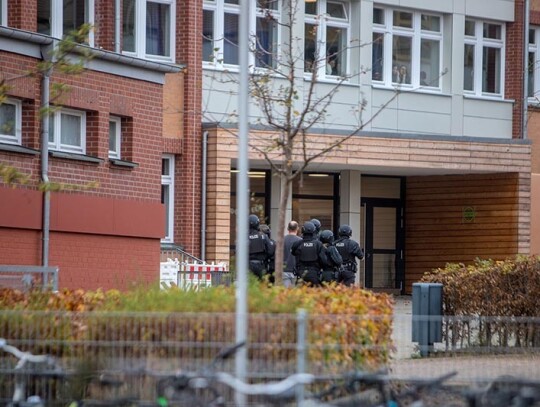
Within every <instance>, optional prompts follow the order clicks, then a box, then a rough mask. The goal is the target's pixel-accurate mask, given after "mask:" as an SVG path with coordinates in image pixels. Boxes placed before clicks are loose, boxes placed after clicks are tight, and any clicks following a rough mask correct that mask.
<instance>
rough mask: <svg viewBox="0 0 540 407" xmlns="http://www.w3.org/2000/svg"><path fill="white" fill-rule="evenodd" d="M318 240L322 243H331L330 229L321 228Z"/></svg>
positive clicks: (331, 234) (332, 238) (332, 236)
mask: <svg viewBox="0 0 540 407" xmlns="http://www.w3.org/2000/svg"><path fill="white" fill-rule="evenodd" d="M319 240H320V241H321V242H322V243H329V244H332V243H333V242H334V234H333V233H332V231H331V230H323V231H322V232H321V234H320V235H319Z"/></svg>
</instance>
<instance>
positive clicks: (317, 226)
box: [310, 218, 321, 233]
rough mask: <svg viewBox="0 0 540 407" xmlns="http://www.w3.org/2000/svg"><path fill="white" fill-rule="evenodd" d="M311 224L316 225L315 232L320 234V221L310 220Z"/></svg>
mask: <svg viewBox="0 0 540 407" xmlns="http://www.w3.org/2000/svg"><path fill="white" fill-rule="evenodd" d="M310 222H311V223H313V224H314V225H315V232H317V233H319V231H320V230H321V221H320V220H319V219H315V218H313V219H311V220H310Z"/></svg>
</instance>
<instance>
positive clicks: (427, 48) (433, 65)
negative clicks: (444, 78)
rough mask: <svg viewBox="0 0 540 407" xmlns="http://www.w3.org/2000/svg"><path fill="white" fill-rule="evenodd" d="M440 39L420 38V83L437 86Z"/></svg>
mask: <svg viewBox="0 0 540 407" xmlns="http://www.w3.org/2000/svg"><path fill="white" fill-rule="evenodd" d="M440 45H441V44H440V41H436V40H422V41H421V44H420V47H421V48H420V85H421V86H435V87H438V86H439V77H440V67H439V60H440V59H439V57H440Z"/></svg>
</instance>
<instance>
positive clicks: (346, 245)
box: [335, 236, 364, 286]
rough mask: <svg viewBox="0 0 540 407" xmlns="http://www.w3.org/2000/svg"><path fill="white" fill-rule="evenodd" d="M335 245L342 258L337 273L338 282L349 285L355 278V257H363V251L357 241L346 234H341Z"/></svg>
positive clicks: (359, 258)
mask: <svg viewBox="0 0 540 407" xmlns="http://www.w3.org/2000/svg"><path fill="white" fill-rule="evenodd" d="M335 246H336V249H337V250H338V252H339V254H341V257H342V259H343V263H342V265H341V270H340V273H339V282H341V283H343V284H345V285H347V286H351V285H353V284H354V280H355V279H356V276H355V274H356V258H358V260H362V259H363V258H364V251H363V250H362V248H361V247H360V245H359V244H358V242H356V241H355V240H352V239H351V238H349V237H348V236H341V237H340V238H339V239H338V240H336V242H335Z"/></svg>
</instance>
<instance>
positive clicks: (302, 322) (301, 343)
mask: <svg viewBox="0 0 540 407" xmlns="http://www.w3.org/2000/svg"><path fill="white" fill-rule="evenodd" d="M296 320H297V324H298V325H297V328H296V330H297V333H296V334H297V335H296V336H297V341H296V371H297V373H306V328H307V312H306V310H305V309H299V310H298V311H297V313H296ZM302 400H304V385H303V384H299V385H298V387H297V389H296V403H297V405H300V403H301V402H302Z"/></svg>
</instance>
